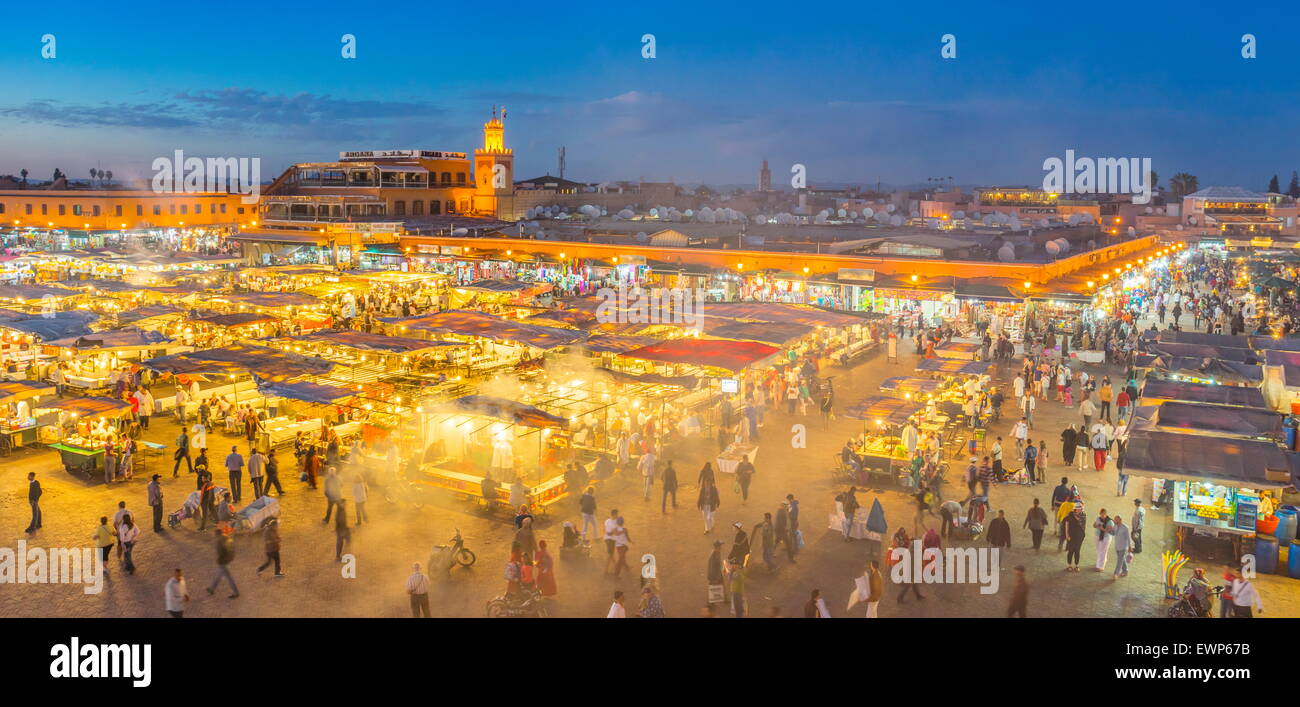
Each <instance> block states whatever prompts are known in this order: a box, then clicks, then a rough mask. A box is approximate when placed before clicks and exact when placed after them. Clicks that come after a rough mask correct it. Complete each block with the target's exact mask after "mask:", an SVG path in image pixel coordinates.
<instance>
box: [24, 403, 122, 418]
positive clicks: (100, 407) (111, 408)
mask: <svg viewBox="0 0 1300 707" xmlns="http://www.w3.org/2000/svg"><path fill="white" fill-rule="evenodd" d="M36 407H37V408H38V409H40V410H62V411H64V412H67V413H68V414H70V415H75V416H77V417H78V418H80V419H83V420H85V419H90V418H95V417H121V416H122V415H125V414H127V413H129V412H131V403H128V402H126V401H125V400H118V399H116V398H56V399H53V400H46V401H43V402H41V403H40V404H39V405H37V406H36Z"/></svg>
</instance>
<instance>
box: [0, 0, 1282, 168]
mask: <svg viewBox="0 0 1300 707" xmlns="http://www.w3.org/2000/svg"><path fill="white" fill-rule="evenodd" d="M1159 5H1160V4H1159V3H1138V2H1122V3H1121V2H1116V3H1105V2H1099V3H1043V2H1025V3H1021V2H998V3H955V2H954V3H947V2H926V3H920V2H887V3H884V2H880V3H878V2H854V3H843V4H840V3H830V2H827V3H818V2H812V3H797V2H769V1H762V0H760V1H756V2H750V3H743V4H741V3H728V4H722V3H710V2H692V3H677V2H646V3H617V2H608V1H605V2H599V3H594V2H583V1H577V2H572V3H513V2H496V3H485V2H460V3H456V2H452V3H432V2H419V3H413V2H410V3H408V2H400V1H392V2H369V3H366V2H355V1H354V2H334V1H332V0H320V1H318V2H313V3H271V2H265V1H263V2H256V3H252V2H223V3H179V2H175V3H147V2H142V3H129V4H128V3H85V2H79V3H70V4H69V3H63V4H56V3H31V2H28V3H16V4H10V5H9V6H7V7H6V8H5V22H4V23H3V25H2V26H0V38H2V39H3V41H0V76H3V77H4V81H3V82H0V86H3V91H0V174H2V173H16V172H17V171H18V170H19V169H21V168H24V167H26V168H28V169H30V170H31V171H32V175H33V176H34V177H40V178H48V176H49V173H50V172H51V171H52V170H53V168H54V167H60V168H62V169H63V170H64V171H65V172H67V173H69V174H70V175H71V176H73V177H82V176H85V175H86V173H87V171H88V170H89V169H90V168H91V167H95V166H99V167H101V168H106V169H112V170H113V171H114V173H115V175H132V174H135V175H140V176H145V175H148V174H149V173H150V171H149V163H150V162H151V161H152V160H153V158H155V157H158V156H162V155H171V153H172V151H173V150H175V149H184V150H185V151H186V152H187V153H189V154H194V155H200V156H204V155H227V156H259V157H261V158H262V163H263V168H262V170H263V178H265V179H269V178H271V177H272V176H274V175H275V174H278V173H279V172H280V171H281V170H282V169H283V168H284V167H285V166H286V165H287V164H289V163H291V162H294V161H307V160H326V159H334V158H336V157H337V153H338V152H339V150H346V149H384V148H425V149H445V150H455V151H466V152H468V151H472V150H473V149H474V148H475V147H477V146H478V145H479V140H480V126H481V124H482V122H483V121H484V120H485V119H486V118H487V117H488V116H489V114H490V111H491V107H492V105H493V104H504V105H505V106H506V107H507V109H508V111H509V115H508V117H507V133H506V139H507V144H508V145H510V146H511V147H513V148H514V149H515V152H516V155H517V157H516V160H517V167H516V177H519V178H524V177H532V176H536V175H539V174H541V173H544V172H552V173H554V172H555V161H556V149H557V148H558V147H559V146H561V145H565V146H567V148H568V173H567V175H566V176H569V177H571V178H574V179H580V180H584V181H602V180H613V179H638V178H644V179H648V180H667V179H670V178H672V179H676V180H677V181H678V182H691V183H693V182H700V181H706V182H710V183H753V182H754V181H755V179H756V176H755V175H756V171H757V167H758V164H759V161H760V160H762V159H764V158H767V159H768V160H770V162H771V164H772V168H773V172H774V179H775V180H776V181H777V182H778V183H779V182H781V181H782V180H783V179H786V178H787V177H786V175H788V173H789V169H790V165H791V164H793V163H803V164H805V165H807V169H808V178H809V181H810V183H812V184H814V185H815V184H817V183H818V182H823V183H824V182H872V183H874V182H875V181H876V180H877V179H881V180H884V181H885V182H889V183H894V184H902V183H915V182H923V181H924V180H925V179H926V177H930V176H945V177H947V176H952V177H954V178H955V179H956V181H957V182H958V183H1002V184H1012V183H1015V184H1026V183H1037V182H1039V181H1040V180H1041V178H1042V169H1041V165H1042V161H1043V159H1044V158H1046V157H1050V156H1063V154H1064V151H1065V150H1066V149H1070V148H1072V149H1075V150H1076V151H1077V152H1078V153H1079V154H1080V155H1081V156H1098V157H1099V156H1114V157H1151V158H1152V159H1153V166H1154V168H1155V169H1156V170H1157V171H1158V172H1159V174H1160V175H1161V180H1162V183H1163V182H1164V180H1165V179H1167V178H1168V177H1169V176H1170V175H1172V174H1174V173H1175V172H1179V171H1188V172H1191V173H1193V174H1196V175H1198V176H1199V177H1200V183H1201V184H1202V185H1207V184H1240V185H1242V186H1246V187H1248V188H1252V189H1262V188H1263V187H1264V186H1265V184H1266V182H1267V180H1268V177H1269V176H1270V175H1272V174H1274V173H1277V174H1279V175H1280V178H1281V180H1282V182H1283V185H1284V186H1285V183H1286V181H1287V179H1288V177H1289V175H1290V173H1291V171H1292V170H1294V169H1300V146H1297V142H1296V140H1294V139H1293V137H1292V136H1293V134H1294V130H1295V125H1296V118H1297V116H1298V115H1300V112H1298V111H1297V108H1298V107H1300V106H1298V103H1300V85H1298V84H1300V71H1297V68H1300V41H1297V40H1296V39H1295V38H1294V36H1292V35H1293V33H1291V32H1290V31H1289V28H1290V27H1293V26H1294V25H1295V24H1296V20H1297V19H1298V17H1300V10H1297V9H1295V8H1294V7H1289V8H1283V7H1281V6H1280V5H1279V6H1274V7H1267V6H1266V5H1265V4H1260V3H1238V4H1232V5H1224V4H1223V3H1221V2H1220V3H1214V4H1210V3H1207V2H1186V3H1179V4H1172V3H1171V4H1169V5H1168V6H1167V7H1161V6H1159ZM46 33H49V34H53V35H55V37H56V41H57V58H55V59H52V60H46V59H42V57H41V36H42V35H44V34H46ZM345 33H351V34H353V35H355V36H356V37H357V52H358V58H357V59H355V60H346V59H342V58H341V57H340V55H339V49H340V47H341V44H340V37H341V36H342V35H343V34H345ZM646 33H652V34H654V35H655V37H656V43H657V47H656V49H657V57H656V58H654V59H650V60H646V59H643V58H642V57H641V46H642V45H641V36H642V35H643V34H646ZM945 33H952V34H954V35H955V36H956V38H957V58H956V59H954V60H944V59H942V58H941V57H940V37H941V36H942V35H943V34H945ZM1244 33H1253V34H1254V35H1255V36H1256V37H1257V38H1258V54H1259V56H1258V58H1256V59H1252V60H1245V59H1242V58H1241V46H1242V44H1241V36H1242V34H1244Z"/></svg>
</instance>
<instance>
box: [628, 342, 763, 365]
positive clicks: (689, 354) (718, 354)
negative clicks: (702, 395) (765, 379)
mask: <svg viewBox="0 0 1300 707" xmlns="http://www.w3.org/2000/svg"><path fill="white" fill-rule="evenodd" d="M780 350H781V349H778V348H777V347H775V346H768V345H767V344H760V343H758V342H756V341H728V340H723V339H693V338H692V339H670V340H668V341H664V342H660V343H658V344H651V345H650V346H642V347H641V348H639V349H634V350H632V351H628V352H627V353H625V354H623V355H624V356H626V357H628V358H639V359H642V360H645V361H664V362H667V363H686V364H691V365H696V366H711V367H713V368H725V369H726V370H728V371H742V370H744V369H746V368H748V367H749V366H752V365H753V364H754V363H755V362H756V361H761V360H763V359H765V358H767V357H769V356H771V355H772V354H775V353H777V352H778V351H780Z"/></svg>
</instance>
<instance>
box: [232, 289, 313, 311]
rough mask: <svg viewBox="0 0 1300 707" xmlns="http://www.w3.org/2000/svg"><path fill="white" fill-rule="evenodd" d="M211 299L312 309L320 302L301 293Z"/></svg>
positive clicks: (237, 294) (258, 293) (271, 293)
mask: <svg viewBox="0 0 1300 707" xmlns="http://www.w3.org/2000/svg"><path fill="white" fill-rule="evenodd" d="M212 299H214V300H218V301H223V302H231V303H234V304H245V305H249V306H252V307H268V308H272V307H314V306H316V305H318V304H320V303H321V301H320V300H319V299H317V298H315V297H312V296H311V295H307V294H303V293H301V292H240V293H236V294H227V295H218V296H215V297H213V298H212Z"/></svg>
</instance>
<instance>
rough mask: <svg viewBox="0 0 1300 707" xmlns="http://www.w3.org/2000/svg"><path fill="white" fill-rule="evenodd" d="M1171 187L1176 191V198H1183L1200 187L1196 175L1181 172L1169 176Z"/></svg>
mask: <svg viewBox="0 0 1300 707" xmlns="http://www.w3.org/2000/svg"><path fill="white" fill-rule="evenodd" d="M1169 188H1170V189H1171V190H1172V191H1173V192H1174V197H1175V198H1178V199H1181V198H1183V197H1184V196H1187V195H1188V194H1191V193H1193V192H1195V191H1196V190H1197V189H1199V188H1200V187H1199V186H1198V185H1197V183H1196V175H1194V174H1188V173H1186V172H1179V173H1178V174H1175V175H1174V176H1172V177H1170V178H1169Z"/></svg>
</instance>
